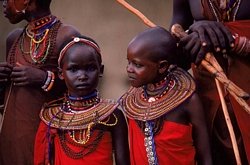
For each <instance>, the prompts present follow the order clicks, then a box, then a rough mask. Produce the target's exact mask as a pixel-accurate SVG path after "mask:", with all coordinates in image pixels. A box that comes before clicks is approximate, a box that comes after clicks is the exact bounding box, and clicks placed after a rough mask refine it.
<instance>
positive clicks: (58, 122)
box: [35, 37, 129, 165]
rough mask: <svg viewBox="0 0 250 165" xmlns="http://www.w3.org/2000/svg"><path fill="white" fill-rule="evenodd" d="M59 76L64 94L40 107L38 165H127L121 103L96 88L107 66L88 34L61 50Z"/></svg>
mask: <svg viewBox="0 0 250 165" xmlns="http://www.w3.org/2000/svg"><path fill="white" fill-rule="evenodd" d="M58 65H59V70H60V75H59V77H60V78H61V79H63V80H64V81H65V83H66V86H67V88H68V92H67V93H66V94H65V96H64V97H63V98H61V99H59V100H55V101H52V102H50V103H48V104H46V105H45V106H44V108H43V109H42V110H41V113H40V117H41V119H42V122H41V124H40V127H39V130H38V132H37V136H36V142H35V164H49V163H52V164H56V165H63V164H65V165H70V164H72V165H73V164H74V165H75V164H84V163H90V164H93V165H94V164H96V165H99V164H107V165H112V164H113V160H112V158H113V157H112V155H113V151H114V157H115V162H116V164H129V150H128V140H127V138H128V137H127V125H126V121H125V118H124V116H123V113H122V111H120V110H119V109H117V106H118V104H117V103H116V102H114V101H112V100H108V99H101V98H100V97H99V95H98V91H97V90H96V88H97V85H98V80H99V77H100V76H101V75H102V73H103V69H104V66H103V65H102V59H101V54H100V49H99V47H98V45H97V44H96V42H95V41H93V40H92V39H90V38H87V37H80V38H78V37H75V38H73V39H72V40H70V41H69V42H68V43H67V44H66V45H65V46H64V47H63V49H62V50H61V52H60V57H59V60H58Z"/></svg>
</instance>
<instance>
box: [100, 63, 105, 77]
mask: <svg viewBox="0 0 250 165" xmlns="http://www.w3.org/2000/svg"><path fill="white" fill-rule="evenodd" d="M103 73H104V65H101V68H100V75H99V77H102V76H103Z"/></svg>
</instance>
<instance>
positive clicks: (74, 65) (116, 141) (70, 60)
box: [59, 43, 130, 165]
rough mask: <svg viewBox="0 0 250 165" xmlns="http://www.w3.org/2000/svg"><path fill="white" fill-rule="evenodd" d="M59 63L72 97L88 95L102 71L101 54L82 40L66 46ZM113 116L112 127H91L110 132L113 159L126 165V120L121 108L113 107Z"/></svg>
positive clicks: (61, 75)
mask: <svg viewBox="0 0 250 165" xmlns="http://www.w3.org/2000/svg"><path fill="white" fill-rule="evenodd" d="M60 66H61V68H60V69H59V77H60V78H61V79H63V80H64V81H65V83H66V86H67V88H68V93H69V95H70V96H73V97H85V96H88V95H89V94H92V92H94V91H95V90H96V88H97V86H98V83H99V78H100V76H101V75H102V74H103V70H104V65H102V63H101V55H100V54H98V53H97V52H96V50H95V49H94V48H92V47H91V46H89V45H85V44H84V43H75V44H73V45H72V46H71V47H69V48H68V50H66V52H65V54H64V57H63V59H62V61H61V63H60ZM114 115H115V116H116V117H117V119H118V122H117V124H116V125H115V126H114V127H109V126H106V125H102V124H97V125H96V126H95V127H94V128H93V129H97V130H104V131H109V132H110V133H111V136H112V145H113V150H114V157H115V162H116V163H117V164H121V165H128V164H130V163H129V160H130V159H129V148H128V139H127V136H128V135H127V125H126V121H125V118H124V115H123V113H122V111H120V110H118V109H116V110H115V111H114ZM110 119H111V120H110V121H109V122H110V123H114V122H115V119H114V118H113V117H112V115H111V116H110Z"/></svg>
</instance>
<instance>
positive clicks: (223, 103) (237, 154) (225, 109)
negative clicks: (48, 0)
mask: <svg viewBox="0 0 250 165" xmlns="http://www.w3.org/2000/svg"><path fill="white" fill-rule="evenodd" d="M117 1H118V2H119V3H120V4H122V5H123V6H125V7H126V8H127V9H129V10H130V11H132V12H133V13H134V14H136V15H137V16H139V17H140V18H141V19H142V20H143V22H144V23H146V24H147V25H148V26H150V27H154V26H156V25H155V24H153V23H152V22H151V21H149V20H148V19H147V18H146V17H145V16H144V15H143V14H142V13H141V12H139V11H138V10H136V9H135V8H134V7H132V6H131V5H129V4H128V3H127V2H126V1H124V0H117ZM148 21H149V22H151V23H148ZM215 81H216V86H217V89H218V93H219V95H220V99H221V103H222V105H223V106H222V109H223V112H224V115H225V118H226V124H227V127H228V129H229V133H230V138H231V141H232V144H233V148H234V155H235V158H236V162H237V165H241V160H240V157H239V150H238V146H237V141H236V138H235V135H234V130H233V128H232V123H231V120H230V117H229V115H228V110H227V107H226V104H225V99H224V96H223V93H222V90H221V86H220V84H219V82H218V80H217V79H215ZM228 119H229V120H228ZM228 123H229V124H228ZM230 125H231V126H230ZM235 144H236V147H235Z"/></svg>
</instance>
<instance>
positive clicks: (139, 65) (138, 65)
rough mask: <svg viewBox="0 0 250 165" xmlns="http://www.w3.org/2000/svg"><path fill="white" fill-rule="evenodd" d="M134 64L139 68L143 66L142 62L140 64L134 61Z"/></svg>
mask: <svg viewBox="0 0 250 165" xmlns="http://www.w3.org/2000/svg"><path fill="white" fill-rule="evenodd" d="M134 65H135V67H137V68H141V67H142V65H141V64H138V63H134Z"/></svg>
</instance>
